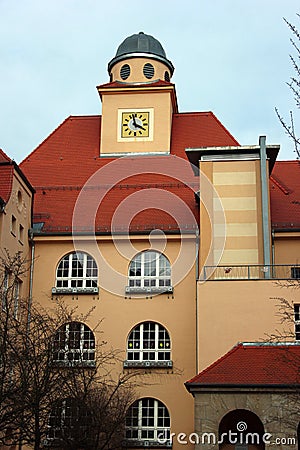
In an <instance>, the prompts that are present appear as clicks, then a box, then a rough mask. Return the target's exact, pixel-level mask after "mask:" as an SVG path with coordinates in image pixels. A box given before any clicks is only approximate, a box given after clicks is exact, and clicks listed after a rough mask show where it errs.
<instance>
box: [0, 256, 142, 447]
mask: <svg viewBox="0 0 300 450" xmlns="http://www.w3.org/2000/svg"><path fill="white" fill-rule="evenodd" d="M25 270H26V269H25V268H24V261H23V260H22V258H21V256H20V254H18V255H15V256H14V257H10V256H9V255H8V254H6V255H5V257H3V259H2V260H1V267H0V283H1V284H0V288H1V302H2V307H1V308H0V309H1V311H0V313H1V314H2V315H1V324H0V351H1V361H0V444H1V442H2V443H3V444H9V443H15V444H18V448H19V449H21V448H22V446H23V445H28V446H30V447H32V448H34V450H39V449H41V448H44V447H45V446H46V447H47V448H51V447H53V446H54V447H57V446H58V447H59V448H60V449H62V450H71V449H72V450H79V449H80V450H98V449H103V450H104V449H106V450H112V449H118V448H121V444H122V440H123V438H124V434H123V430H124V424H125V416H126V411H127V409H128V407H129V405H130V404H131V403H132V402H133V401H134V400H135V395H134V384H135V377H136V374H135V373H123V372H122V371H121V372H120V371H119V369H118V367H120V365H119V362H120V352H119V351H117V350H115V349H111V348H109V346H108V345H107V343H106V342H105V341H104V340H102V339H101V337H102V334H101V321H99V323H98V324H96V326H95V328H94V329H93V330H90V331H87V328H86V327H85V326H84V325H83V324H84V323H86V322H87V321H88V319H89V317H90V315H91V314H92V313H93V310H90V311H88V312H87V313H86V314H85V315H82V314H79V313H78V312H77V309H76V308H73V309H72V308H70V307H68V306H67V305H66V304H65V302H64V301H63V299H61V300H58V301H56V303H55V307H54V308H53V309H51V310H48V309H45V308H43V307H42V306H41V305H39V304H36V303H34V304H33V305H31V310H30V324H28V321H27V318H28V317H29V316H28V301H26V299H23V301H20V300H21V299H19V303H18V306H17V304H16V280H19V279H20V278H21V276H22V274H24V272H25ZM78 327H81V328H80V329H81V331H80V333H81V334H80V333H79V334H78ZM82 327H83V328H82ZM82 330H83V333H90V335H91V336H92V335H94V333H97V337H98V339H97V340H93V339H92V338H90V350H89V352H86V351H84V349H82V350H80V347H79V346H78V345H77V344H78V342H77V340H78V336H79V335H82ZM119 372H120V373H119ZM133 381H134V382H133ZM8 441H9V442H8Z"/></svg>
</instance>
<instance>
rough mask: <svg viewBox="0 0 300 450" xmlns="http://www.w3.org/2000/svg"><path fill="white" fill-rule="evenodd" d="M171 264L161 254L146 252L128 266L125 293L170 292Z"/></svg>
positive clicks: (137, 256)
mask: <svg viewBox="0 0 300 450" xmlns="http://www.w3.org/2000/svg"><path fill="white" fill-rule="evenodd" d="M172 290H173V289H172V286H171V264H170V262H169V260H168V258H166V256H165V255H163V254H162V253H159V252H156V251H153V250H146V251H144V252H141V253H138V254H137V255H136V256H135V257H134V258H133V259H132V260H131V262H130V265H129V286H127V289H126V291H127V292H143V291H146V292H157V293H159V292H172Z"/></svg>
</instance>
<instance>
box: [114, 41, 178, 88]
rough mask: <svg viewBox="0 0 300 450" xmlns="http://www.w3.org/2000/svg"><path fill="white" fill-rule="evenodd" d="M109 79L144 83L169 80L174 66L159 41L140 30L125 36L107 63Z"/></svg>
mask: <svg viewBox="0 0 300 450" xmlns="http://www.w3.org/2000/svg"><path fill="white" fill-rule="evenodd" d="M108 72H109V74H110V78H111V81H121V82H125V83H145V82H148V83H149V82H153V81H157V80H165V81H170V78H171V77H172V75H173V72H174V66H173V64H172V63H171V61H170V60H168V59H167V57H166V53H165V51H164V49H163V47H162V45H161V43H160V42H159V41H158V40H157V39H155V38H154V37H153V36H150V35H148V34H145V33H143V32H140V33H138V34H133V35H132V36H129V37H127V38H126V39H125V40H124V41H123V42H122V43H121V44H120V45H119V47H118V49H117V52H116V56H115V57H114V58H113V59H112V60H111V61H110V62H109V64H108Z"/></svg>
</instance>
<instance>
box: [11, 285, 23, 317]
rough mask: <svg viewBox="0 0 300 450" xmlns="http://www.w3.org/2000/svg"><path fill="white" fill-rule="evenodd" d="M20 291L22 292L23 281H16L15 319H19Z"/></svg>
mask: <svg viewBox="0 0 300 450" xmlns="http://www.w3.org/2000/svg"><path fill="white" fill-rule="evenodd" d="M20 290H21V281H20V280H17V279H16V281H15V284H14V304H13V307H14V318H15V319H17V317H18V309H19V298H20Z"/></svg>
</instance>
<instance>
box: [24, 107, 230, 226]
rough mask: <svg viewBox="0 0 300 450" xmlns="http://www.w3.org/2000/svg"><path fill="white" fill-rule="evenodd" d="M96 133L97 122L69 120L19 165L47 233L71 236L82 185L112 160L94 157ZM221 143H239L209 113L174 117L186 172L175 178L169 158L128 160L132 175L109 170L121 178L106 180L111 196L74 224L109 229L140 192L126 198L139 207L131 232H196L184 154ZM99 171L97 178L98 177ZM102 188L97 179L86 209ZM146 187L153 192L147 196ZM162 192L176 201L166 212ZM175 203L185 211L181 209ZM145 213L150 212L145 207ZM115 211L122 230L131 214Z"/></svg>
mask: <svg viewBox="0 0 300 450" xmlns="http://www.w3.org/2000/svg"><path fill="white" fill-rule="evenodd" d="M100 133H101V117H99V116H84V117H83V116H79V117H73V116H71V117H69V118H67V119H66V120H65V121H64V122H63V123H62V124H61V125H60V126H59V127H58V128H57V129H56V130H55V131H54V132H53V133H52V134H51V135H50V136H49V137H48V138H47V139H45V140H44V141H43V142H42V143H41V144H40V145H39V147H37V149H36V150H34V151H33V152H32V153H31V154H30V155H29V156H28V157H27V158H26V159H25V160H24V161H23V162H22V163H21V165H20V166H21V168H22V170H23V172H24V173H25V174H26V176H27V177H28V178H29V179H30V181H31V183H32V185H33V186H34V187H35V189H36V196H35V204H34V221H35V222H44V223H45V225H44V228H43V230H44V231H49V232H55V231H60V232H61V231H66V232H70V231H71V227H72V215H73V210H74V206H75V202H76V200H77V198H78V195H79V192H80V191H81V190H82V187H83V186H84V185H85V183H86V182H87V180H88V179H89V178H90V177H91V176H92V175H93V174H94V173H97V172H98V171H99V170H102V169H104V168H105V166H106V165H108V164H109V163H112V162H114V161H115V162H116V161H117V160H114V159H113V158H99V149H100ZM220 145H226V146H227V145H238V143H237V141H236V140H235V139H234V138H233V137H232V135H231V134H230V133H229V132H228V131H227V130H226V129H225V128H224V126H223V125H222V124H221V123H220V122H219V121H218V119H217V118H216V117H215V116H214V114H213V113H211V112H205V113H182V114H175V115H174V117H173V127H172V141H171V155H174V156H176V157H180V158H182V159H183V160H184V162H185V164H186V174H185V175H184V174H183V173H179V172H178V171H177V176H176V173H175V172H176V171H175V172H174V171H173V169H172V167H173V166H172V164H173V161H172V158H170V157H169V156H160V157H157V156H153V157H151V156H145V157H138V158H137V157H128V158H127V159H126V161H125V162H124V161H123V162H124V164H125V165H124V166H123V168H125V170H124V173H129V172H130V170H132V168H134V169H135V172H136V175H135V176H132V177H131V178H130V179H127V180H126V179H125V180H124V179H122V176H121V177H120V173H119V172H118V170H119V169H118V165H117V164H116V165H110V168H111V172H110V177H111V180H116V179H119V181H118V182H115V181H111V183H112V184H113V185H114V186H113V189H110V190H109V193H108V195H107V196H106V197H104V198H103V201H102V202H101V206H100V208H99V210H98V211H97V213H94V211H92V214H91V211H89V213H88V212H87V209H86V211H85V212H83V213H82V215H81V219H80V224H77V225H78V226H79V227H82V228H84V229H92V228H93V227H94V224H95V227H96V231H97V230H98V231H99V232H100V231H108V230H109V229H110V226H111V221H112V218H113V217H115V216H116V214H115V212H116V210H117V207H118V206H119V205H121V204H122V202H124V200H125V198H127V197H129V194H138V193H139V195H140V196H138V195H135V196H132V195H131V197H132V198H133V199H134V201H135V202H136V201H138V202H140V205H138V204H137V203H136V207H137V209H136V210H137V211H139V213H138V215H136V216H134V217H133V218H132V221H131V228H132V230H133V229H134V230H136V231H138V230H140V231H143V230H150V229H153V228H161V229H165V230H170V231H174V230H178V224H177V223H176V219H177V221H179V222H180V223H181V226H182V227H184V228H185V229H186V230H188V229H194V227H195V221H196V219H195V218H198V208H197V205H196V202H195V198H194V191H197V190H198V182H199V179H198V178H197V177H195V176H194V175H193V171H192V169H191V167H190V165H189V163H188V160H187V157H186V154H185V148H187V147H206V146H220ZM121 159H122V158H121ZM178 161H181V160H179V159H178ZM126 164H127V166H126ZM107 170H109V169H107ZM147 171H150V172H152V173H151V175H149V174H146V173H145V172H147ZM98 173H100V174H101V175H100V176H102V173H103V172H98ZM170 174H171V175H170ZM124 176H125V175H124ZM183 178H184V179H185V180H186V179H188V180H187V181H188V184H189V185H190V186H191V189H190V188H188V187H186V185H185V183H184V182H183ZM108 181H109V180H108ZM108 181H106V183H108ZM102 183H104V181H103V179H102V178H101V180H98V188H96V187H94V188H93V189H90V190H89V199H88V202H87V203H89V204H92V203H93V201H95V202H96V200H97V197H99V185H100V184H102ZM110 187H111V186H110ZM151 188H152V189H156V191H151V190H150V189H151ZM97 189H98V190H97ZM147 190H148V192H147ZM158 190H159V191H158ZM166 193H169V195H170V196H173V198H174V196H175V197H176V200H178V201H176V202H175V206H174V207H173V206H172V207H170V204H171V203H172V204H174V202H170V200H169V198H167V197H166V195H168V194H166ZM147 195H148V198H147ZM180 200H183V201H184V202H185V204H187V205H188V208H185V209H184V210H183V211H182V205H181V204H180ZM153 202H154V203H153ZM87 203H86V204H87ZM151 204H152V206H151ZM131 206H132V205H131ZM145 207H146V208H147V209H144V208H145ZM170 208H171V209H170ZM142 210H143V211H142ZM165 210H166V211H167V212H165ZM191 212H192V214H191ZM117 213H118V214H117V216H118V220H117V224H116V226H117V228H119V229H123V228H124V227H125V228H126V227H127V222H128V217H126V214H128V210H122V211H121V209H120V208H119V209H118V210H117Z"/></svg>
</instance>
